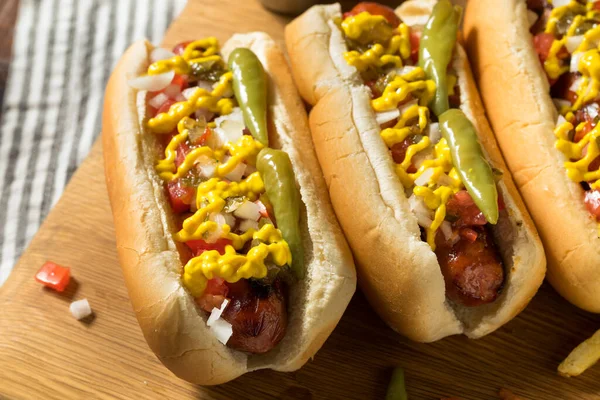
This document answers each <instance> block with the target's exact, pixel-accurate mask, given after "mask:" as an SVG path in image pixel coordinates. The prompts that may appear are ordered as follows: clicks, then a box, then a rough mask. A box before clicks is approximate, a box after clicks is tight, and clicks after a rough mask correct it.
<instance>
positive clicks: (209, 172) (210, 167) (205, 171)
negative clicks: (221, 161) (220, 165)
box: [200, 162, 217, 178]
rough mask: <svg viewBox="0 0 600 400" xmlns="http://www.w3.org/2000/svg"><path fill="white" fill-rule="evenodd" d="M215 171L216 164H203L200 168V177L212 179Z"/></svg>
mask: <svg viewBox="0 0 600 400" xmlns="http://www.w3.org/2000/svg"><path fill="white" fill-rule="evenodd" d="M216 170H217V163H215V162H213V163H211V164H204V165H202V166H200V175H202V176H203V177H205V178H212V177H214V176H215V171H216Z"/></svg>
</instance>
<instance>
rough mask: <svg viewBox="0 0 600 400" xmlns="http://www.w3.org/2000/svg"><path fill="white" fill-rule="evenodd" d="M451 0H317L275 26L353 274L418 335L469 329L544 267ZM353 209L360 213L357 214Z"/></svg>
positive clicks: (527, 293)
mask: <svg viewBox="0 0 600 400" xmlns="http://www.w3.org/2000/svg"><path fill="white" fill-rule="evenodd" d="M459 19H460V11H459V10H458V9H455V8H454V7H453V6H452V5H451V4H450V2H449V1H447V0H443V1H440V2H437V3H436V2H435V1H407V2H405V3H403V4H402V5H401V6H400V7H399V8H398V9H396V10H395V12H394V11H393V10H391V9H389V8H387V7H385V6H382V5H379V4H376V3H361V4H359V5H358V6H357V7H355V8H354V9H353V10H350V11H349V12H346V13H344V14H342V12H341V9H340V6H339V5H337V4H334V5H329V6H315V7H313V8H311V9H310V10H308V11H307V12H306V13H305V14H303V15H302V16H300V17H299V18H297V19H296V20H295V21H293V22H292V23H291V24H290V25H288V26H287V28H286V44H287V47H288V53H289V55H290V60H291V66H292V72H293V75H294V79H295V81H296V84H297V86H298V88H299V91H300V94H301V95H302V97H303V98H304V99H305V100H306V101H307V102H308V103H309V104H311V105H312V106H313V108H312V111H311V112H310V118H309V120H310V126H311V131H312V135H313V140H314V142H315V146H316V150H317V155H318V157H319V161H320V163H321V166H322V168H323V172H324V174H325V179H326V181H327V183H328V187H329V191H330V195H331V199H332V203H333V206H334V209H335V211H336V214H337V216H338V219H339V221H340V224H341V226H342V229H343V230H344V233H345V234H346V237H347V239H348V241H349V244H350V246H351V248H352V249H353V252H354V255H355V258H356V260H357V265H358V272H359V285H360V286H361V289H362V290H363V292H364V293H365V294H366V296H367V298H368V299H369V301H370V302H371V304H372V306H373V307H374V308H375V310H376V311H377V312H378V313H379V314H380V315H381V317H382V318H383V319H384V320H385V321H386V322H387V323H388V324H389V325H390V326H391V327H392V328H393V329H395V330H396V331H398V332H400V333H402V334H404V335H406V336H408V337H409V338H411V339H414V340H417V341H424V342H429V341H434V340H438V339H440V338H443V337H445V336H448V335H453V334H459V333H464V334H466V335H467V336H469V337H472V338H478V337H481V336H483V335H486V334H488V333H490V332H492V331H494V330H495V329H497V328H498V327H499V326H501V325H502V324H504V323H505V322H507V321H509V320H510V319H511V318H513V317H514V316H515V315H516V314H518V313H519V312H520V311H521V310H522V309H523V308H524V307H525V305H526V304H527V303H528V302H529V300H530V299H531V298H532V296H533V295H534V294H535V293H536V291H537V289H538V287H539V285H540V284H541V282H542V280H543V277H544V274H545V257H544V254H543V249H542V246H541V243H540V241H539V238H538V236H537V232H536V230H535V227H534V226H533V223H532V222H531V220H530V217H529V215H528V213H527V211H526V210H525V207H524V205H523V203H522V201H521V199H520V197H519V194H518V192H517V191H516V188H515V187H514V184H513V182H512V179H511V176H510V174H509V172H508V170H507V169H506V167H505V165H504V161H503V160H502V156H501V155H500V152H499V151H498V149H497V148H496V143H495V140H494V137H493V133H492V132H491V131H490V128H489V126H488V123H487V121H486V119H485V116H484V112H483V109H482V107H481V104H480V100H479V95H478V94H477V91H476V88H475V85H474V83H473V80H472V77H471V72H470V69H469V65H468V62H467V60H466V56H465V53H464V51H463V49H462V47H461V46H460V44H459V43H457V35H458V34H457V31H458V26H459ZM359 216H360V218H359Z"/></svg>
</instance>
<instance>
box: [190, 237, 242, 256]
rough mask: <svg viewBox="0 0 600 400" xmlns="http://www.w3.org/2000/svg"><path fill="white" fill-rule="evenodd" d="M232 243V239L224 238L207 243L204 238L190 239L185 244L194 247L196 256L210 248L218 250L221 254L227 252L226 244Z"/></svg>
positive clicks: (193, 250)
mask: <svg viewBox="0 0 600 400" xmlns="http://www.w3.org/2000/svg"><path fill="white" fill-rule="evenodd" d="M231 243H232V242H231V240H229V239H224V238H221V239H217V241H216V242H214V243H207V242H205V241H204V240H202V239H198V240H189V241H187V242H185V244H187V245H188V247H189V248H190V249H192V252H193V253H194V256H196V257H197V256H199V255H200V254H202V253H204V252H205V251H209V250H217V251H218V252H219V254H225V246H227V245H231Z"/></svg>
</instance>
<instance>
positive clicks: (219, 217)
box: [204, 213, 226, 243]
mask: <svg viewBox="0 0 600 400" xmlns="http://www.w3.org/2000/svg"><path fill="white" fill-rule="evenodd" d="M208 219H209V221H213V222H216V223H217V229H215V230H214V231H210V232H208V234H207V236H206V238H205V239H204V241H205V242H206V243H215V242H216V241H217V240H219V239H220V238H221V235H223V225H225V222H226V220H225V217H224V216H223V214H221V213H211V214H210V215H209V216H208Z"/></svg>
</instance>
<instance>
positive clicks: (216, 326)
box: [210, 318, 233, 344]
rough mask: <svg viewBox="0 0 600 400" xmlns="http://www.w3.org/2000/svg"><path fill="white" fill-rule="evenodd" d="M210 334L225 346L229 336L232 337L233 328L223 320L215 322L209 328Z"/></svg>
mask: <svg viewBox="0 0 600 400" xmlns="http://www.w3.org/2000/svg"><path fill="white" fill-rule="evenodd" d="M210 330H211V332H212V333H213V335H215V337H216V338H217V340H218V341H219V342H221V343H223V344H227V342H228V341H229V338H230V337H231V335H233V327H232V326H231V324H230V323H229V322H227V321H225V320H224V319H223V318H219V319H218V320H216V321H215V322H214V323H213V324H212V326H211V327H210Z"/></svg>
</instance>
